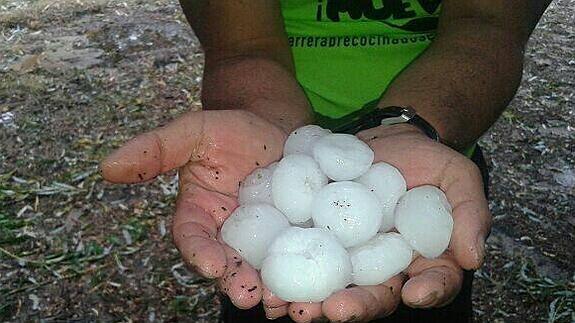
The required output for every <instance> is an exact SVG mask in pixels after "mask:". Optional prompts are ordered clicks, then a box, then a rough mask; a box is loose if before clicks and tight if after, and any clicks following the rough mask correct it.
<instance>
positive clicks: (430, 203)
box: [395, 185, 453, 258]
mask: <svg viewBox="0 0 575 323" xmlns="http://www.w3.org/2000/svg"><path fill="white" fill-rule="evenodd" d="M395 227H396V228H397V230H398V231H399V232H400V233H401V235H402V236H403V237H404V238H405V240H406V241H407V242H408V243H409V244H410V245H411V247H412V248H413V249H415V250H417V251H418V252H419V253H420V254H422V255H423V256H424V257H426V258H436V257H438V256H439V255H441V254H442V253H443V251H445V249H446V248H447V246H448V245H449V240H450V239H451V231H452V230H453V218H452V217H451V205H449V202H448V201H447V197H446V196H445V194H444V193H443V192H442V191H441V190H440V189H438V188H437V187H435V186H431V185H423V186H418V187H415V188H413V189H410V190H409V191H407V193H405V194H404V195H403V196H402V197H401V198H400V199H399V202H398V203H397V206H396V208H395Z"/></svg>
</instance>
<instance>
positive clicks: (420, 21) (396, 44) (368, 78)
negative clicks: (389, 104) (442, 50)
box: [281, 0, 440, 118]
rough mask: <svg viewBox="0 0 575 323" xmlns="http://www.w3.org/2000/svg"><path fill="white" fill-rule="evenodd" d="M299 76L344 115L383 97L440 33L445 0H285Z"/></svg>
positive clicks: (327, 107) (315, 102)
mask: <svg viewBox="0 0 575 323" xmlns="http://www.w3.org/2000/svg"><path fill="white" fill-rule="evenodd" d="M281 4H282V14H283V16H284V21H285V26H286V31H287V34H288V39H289V43H290V46H291V49H292V52H293V56H294V61H295V66H296V72H297V78H298V80H299V82H300V84H301V85H302V87H303V88H304V90H305V92H306V94H307V96H308V98H309V100H310V102H311V104H312V106H313V108H314V110H315V111H316V112H317V113H319V114H320V115H323V116H326V117H330V118H340V117H342V116H345V115H347V114H349V113H351V112H353V111H356V110H358V109H359V108H361V106H362V105H364V104H365V103H367V102H369V101H372V100H374V99H376V98H378V97H379V96H380V95H381V94H382V93H383V92H384V91H385V89H386V88H387V86H388V85H389V84H390V83H391V81H392V80H393V78H394V77H395V76H396V75H397V74H398V73H399V72H401V71H402V70H403V69H404V68H405V67H406V66H408V65H409V63H411V62H412V61H413V60H414V59H415V58H416V57H417V56H418V55H420V54H421V53H422V52H423V51H424V50H425V49H426V48H427V47H428V46H429V44H430V43H431V41H432V40H433V38H434V36H435V29H436V26H437V20H438V15H439V11H440V0H377V1H375V0H282V1H281Z"/></svg>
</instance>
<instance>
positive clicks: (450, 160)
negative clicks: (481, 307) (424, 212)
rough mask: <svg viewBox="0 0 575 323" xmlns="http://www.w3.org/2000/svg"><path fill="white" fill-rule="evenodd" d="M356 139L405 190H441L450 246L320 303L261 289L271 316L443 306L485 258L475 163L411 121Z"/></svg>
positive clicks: (349, 315) (376, 313)
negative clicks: (448, 214) (397, 175)
mask: <svg viewBox="0 0 575 323" xmlns="http://www.w3.org/2000/svg"><path fill="white" fill-rule="evenodd" d="M358 137H359V138H360V139H362V140H364V141H365V142H367V143H368V145H369V146H370V147H371V148H372V149H373V150H374V152H375V162H379V161H384V162H387V163H389V164H391V165H393V166H395V167H397V168H398V169H399V170H400V171H401V173H402V174H403V176H404V177H405V180H406V182H407V187H408V189H410V188H412V187H416V186H421V185H426V184H429V185H435V186H437V187H439V188H441V190H443V191H444V192H445V194H446V196H447V199H448V200H449V202H450V204H451V205H452V207H453V214H452V215H453V220H454V226H453V233H452V236H451V241H450V244H449V248H448V250H447V251H445V253H444V254H443V255H442V256H440V257H439V258H437V259H426V258H423V257H418V258H417V259H415V260H414V261H413V262H412V263H411V265H410V266H409V268H408V269H407V270H406V271H405V275H401V274H400V275H397V276H395V277H393V278H391V279H390V280H388V281H387V282H385V283H383V284H380V285H377V286H357V287H352V288H347V289H344V290H341V291H339V292H336V293H335V294H333V295H332V296H330V297H329V298H328V299H326V300H325V301H323V302H322V303H291V304H288V303H285V302H282V301H281V300H279V299H277V298H276V297H273V295H271V293H269V292H267V293H264V298H263V301H264V308H265V309H266V314H267V315H268V317H270V318H277V317H280V316H284V315H286V314H288V315H289V316H290V317H291V318H292V319H293V320H294V321H296V322H311V321H312V320H314V319H318V318H321V317H325V318H327V319H329V320H330V321H336V322H365V321H369V320H372V319H375V318H379V317H384V316H387V315H389V314H391V313H393V311H394V310H395V309H396V307H397V306H398V304H399V302H400V301H403V302H404V303H405V304H406V305H408V306H410V307H413V308H434V307H441V306H444V305H447V304H449V303H450V302H451V301H452V300H453V299H454V298H455V297H456V296H457V294H458V292H459V290H460V288H461V284H462V281H463V269H468V270H470V269H477V268H479V267H480V266H481V264H482V262H483V258H484V248H485V247H484V242H485V239H486V237H487V234H488V232H489V230H490V226H491V215H490V212H489V208H488V204H487V199H486V197H485V194H484V192H483V183H482V178H481V174H480V172H479V169H478V168H477V166H476V165H475V164H474V163H473V162H472V161H471V160H469V159H468V158H467V157H465V156H464V155H462V154H460V153H458V152H456V151H455V150H452V149H451V148H449V147H447V146H445V145H443V144H440V143H437V142H435V141H433V140H431V139H429V138H428V137H426V136H425V135H424V134H423V133H422V132H421V131H420V130H418V129H417V128H415V127H413V126H410V125H396V126H390V127H377V128H372V129H369V130H366V131H362V132H360V133H359V134H358ZM404 277H405V278H406V279H407V281H405V278H404ZM404 281H405V283H404Z"/></svg>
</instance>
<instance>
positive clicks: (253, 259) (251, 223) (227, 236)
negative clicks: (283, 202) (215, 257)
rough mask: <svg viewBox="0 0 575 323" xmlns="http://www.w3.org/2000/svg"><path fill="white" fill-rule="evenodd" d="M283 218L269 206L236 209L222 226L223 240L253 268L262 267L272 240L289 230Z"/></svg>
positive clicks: (247, 206) (252, 205)
mask: <svg viewBox="0 0 575 323" xmlns="http://www.w3.org/2000/svg"><path fill="white" fill-rule="evenodd" d="M289 226H290V225H289V222H288V220H287V219H286V217H285V216H284V215H283V214H281V212H280V211H278V210H277V209H276V208H274V207H273V206H271V205H269V204H263V203H260V204H248V205H242V206H239V207H238V208H237V209H235V210H234V212H233V213H232V214H231V215H230V217H229V218H228V219H227V220H226V221H225V222H224V224H223V226H222V230H221V233H222V239H223V240H224V242H225V243H227V244H228V245H229V246H230V247H232V248H234V249H235V250H236V251H237V252H238V253H239V254H240V255H241V256H242V257H243V258H244V260H246V261H247V262H248V263H249V264H250V265H252V266H253V267H254V268H256V269H259V268H261V265H262V262H263V260H264V258H265V256H266V254H267V249H268V247H269V246H270V244H271V243H272V242H273V240H274V239H275V238H276V237H277V236H278V235H279V234H280V233H281V232H283V231H284V230H286V229H287V228H289Z"/></svg>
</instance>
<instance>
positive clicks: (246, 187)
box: [238, 167, 274, 205]
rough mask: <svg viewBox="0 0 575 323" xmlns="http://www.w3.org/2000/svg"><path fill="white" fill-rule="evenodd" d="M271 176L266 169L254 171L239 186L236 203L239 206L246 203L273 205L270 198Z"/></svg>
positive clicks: (269, 171)
mask: <svg viewBox="0 0 575 323" xmlns="http://www.w3.org/2000/svg"><path fill="white" fill-rule="evenodd" d="M272 174H273V171H272V170H270V169H269V167H268V168H258V169H256V170H254V171H253V172H252V173H251V174H250V175H248V177H246V179H244V180H243V181H242V183H241V184H240V191H239V193H238V202H239V203H240V205H244V204H248V203H268V204H272V205H273V203H274V201H273V198H272Z"/></svg>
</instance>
